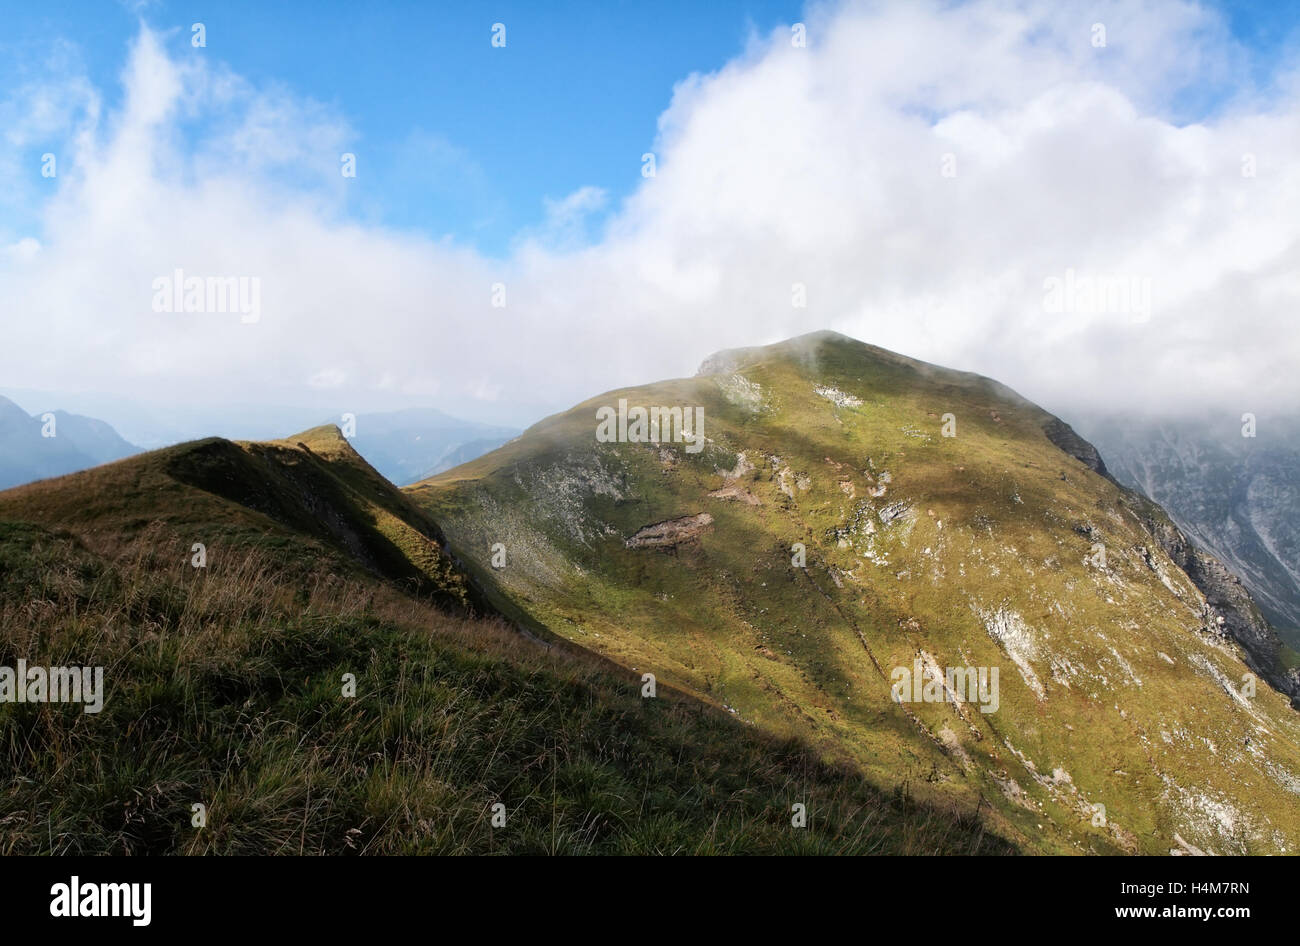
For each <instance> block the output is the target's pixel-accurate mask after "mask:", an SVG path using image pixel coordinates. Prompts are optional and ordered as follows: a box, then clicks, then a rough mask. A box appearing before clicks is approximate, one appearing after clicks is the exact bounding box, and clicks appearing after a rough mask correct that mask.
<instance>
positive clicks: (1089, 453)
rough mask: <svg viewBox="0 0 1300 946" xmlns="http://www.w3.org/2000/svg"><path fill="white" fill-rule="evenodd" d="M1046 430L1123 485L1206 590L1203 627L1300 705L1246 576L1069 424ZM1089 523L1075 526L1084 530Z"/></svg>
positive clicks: (1168, 549) (1295, 679)
mask: <svg viewBox="0 0 1300 946" xmlns="http://www.w3.org/2000/svg"><path fill="white" fill-rule="evenodd" d="M1043 432H1044V434H1046V435H1047V438H1048V439H1049V440H1051V441H1052V443H1054V444H1056V446H1057V447H1059V448H1060V449H1061V450H1063V451H1065V452H1066V453H1068V454H1069V455H1070V456H1072V457H1074V458H1075V459H1077V460H1079V461H1080V462H1082V463H1084V464H1085V465H1087V466H1088V467H1089V468H1090V469H1092V470H1093V471H1094V472H1097V473H1100V474H1101V475H1102V476H1106V477H1107V478H1109V479H1111V480H1112V481H1114V482H1117V483H1118V484H1119V485H1120V486H1121V488H1123V489H1124V492H1125V494H1126V497H1125V501H1126V503H1127V504H1128V506H1129V508H1130V509H1132V510H1133V512H1134V513H1135V514H1136V515H1137V516H1138V518H1139V519H1140V520H1141V521H1142V523H1143V525H1144V526H1145V527H1146V529H1147V531H1148V532H1149V533H1151V536H1152V538H1154V539H1155V541H1156V543H1157V544H1158V545H1159V546H1160V547H1161V548H1162V549H1163V550H1164V552H1165V554H1167V555H1168V556H1169V557H1170V558H1171V559H1172V560H1173V562H1174V564H1175V565H1177V566H1178V567H1179V568H1180V569H1182V571H1183V572H1184V573H1185V574H1186V575H1187V577H1188V578H1190V579H1191V580H1192V584H1194V585H1195V586H1196V588H1197V590H1199V591H1200V592H1201V594H1202V595H1204V597H1205V613H1204V615H1203V617H1204V622H1205V627H1204V629H1205V630H1206V631H1208V632H1211V633H1216V634H1221V635H1223V636H1226V637H1230V638H1232V639H1233V640H1235V641H1236V642H1237V643H1238V644H1240V645H1241V647H1242V649H1243V650H1244V651H1245V654H1246V662H1247V664H1248V665H1249V666H1250V668H1251V670H1252V671H1254V672H1255V673H1256V674H1257V675H1258V676H1259V677H1260V678H1261V679H1263V680H1266V681H1267V682H1268V683H1269V684H1270V685H1271V686H1272V687H1274V688H1275V689H1277V690H1278V691H1279V692H1282V693H1285V694H1286V695H1287V696H1289V697H1291V701H1292V705H1296V706H1297V707H1298V708H1300V672H1298V671H1296V670H1294V669H1292V670H1287V669H1286V668H1285V667H1284V666H1283V665H1282V661H1281V655H1282V649H1283V642H1282V640H1281V638H1280V637H1279V636H1278V633H1277V631H1275V630H1274V628H1273V626H1272V625H1271V624H1270V623H1269V620H1268V618H1267V617H1266V616H1265V615H1264V613H1263V612H1262V611H1261V609H1260V607H1259V606H1258V605H1257V604H1256V602H1255V599H1254V598H1253V597H1252V595H1251V592H1250V590H1249V589H1248V588H1247V586H1246V585H1245V584H1243V582H1242V580H1241V579H1240V578H1239V577H1237V575H1236V574H1234V572H1233V571H1232V570H1231V569H1229V568H1228V567H1227V566H1226V565H1224V564H1223V562H1221V561H1220V560H1219V559H1218V558H1216V557H1215V556H1214V555H1212V554H1210V552H1208V551H1206V549H1205V548H1203V547H1202V546H1201V545H1200V544H1198V543H1197V542H1194V541H1192V540H1191V539H1189V538H1188V537H1187V535H1186V534H1185V533H1184V532H1183V530H1182V529H1180V528H1179V525H1178V524H1176V518H1175V517H1174V516H1173V515H1172V514H1171V513H1168V512H1166V511H1165V510H1164V509H1162V508H1161V506H1160V505H1159V503H1158V502H1157V501H1155V500H1154V499H1153V498H1149V497H1148V496H1147V495H1144V494H1143V493H1142V492H1140V491H1138V490H1136V489H1133V488H1129V487H1126V486H1124V484H1123V483H1121V482H1119V481H1118V480H1116V479H1115V477H1113V476H1111V474H1110V473H1109V472H1108V471H1107V469H1106V464H1105V463H1104V462H1103V461H1102V458H1101V454H1100V453H1099V452H1098V450H1097V448H1096V447H1094V446H1093V445H1092V444H1091V443H1089V442H1088V441H1086V440H1084V439H1083V438H1082V437H1080V436H1079V435H1078V434H1077V433H1076V432H1075V431H1074V430H1073V428H1071V427H1070V425H1069V424H1066V423H1065V422H1063V421H1060V420H1056V419H1055V418H1053V420H1051V421H1049V422H1048V423H1047V424H1045V425H1044V427H1043ZM1087 528H1088V527H1084V529H1077V531H1086V530H1087Z"/></svg>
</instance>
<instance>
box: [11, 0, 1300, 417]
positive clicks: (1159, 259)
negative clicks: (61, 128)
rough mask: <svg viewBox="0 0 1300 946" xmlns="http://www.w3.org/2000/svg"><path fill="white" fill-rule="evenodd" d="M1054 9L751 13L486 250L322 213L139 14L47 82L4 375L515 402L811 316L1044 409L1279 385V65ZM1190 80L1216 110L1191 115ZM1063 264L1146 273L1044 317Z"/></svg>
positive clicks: (1167, 9)
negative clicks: (637, 150) (118, 47)
mask: <svg viewBox="0 0 1300 946" xmlns="http://www.w3.org/2000/svg"><path fill="white" fill-rule="evenodd" d="M1081 10H1084V8H1082V7H1074V6H1072V5H1070V6H1067V5H1060V4H1056V3H1050V2H1044V3H1015V4H1006V3H976V4H970V5H967V6H962V7H956V8H954V7H951V6H950V5H948V4H942V5H939V4H933V5H932V4H883V5H876V4H868V5H854V6H847V7H841V6H819V7H815V8H813V9H811V10H810V11H808V14H807V16H806V21H807V23H808V36H809V46H808V48H806V49H798V48H794V47H792V46H791V45H790V42H789V35H790V34H789V32H788V31H786V30H777V31H776V32H775V33H774V34H773V35H772V36H771V37H768V38H766V39H759V40H756V41H755V42H754V43H752V44H751V47H750V48H749V49H748V50H747V51H746V52H745V54H744V55H743V56H742V57H740V58H739V59H737V60H736V61H735V62H733V63H731V64H729V65H728V66H727V67H726V68H724V69H722V70H720V71H719V72H717V73H715V74H711V75H707V76H691V77H687V78H685V79H684V80H683V81H682V82H681V83H680V84H679V86H678V88H677V89H676V91H675V94H674V97H673V101H672V104H671V106H670V108H669V109H668V110H667V111H666V112H665V113H664V115H662V116H661V117H660V121H659V128H660V139H659V141H657V142H656V143H655V144H654V146H653V150H654V151H655V152H656V155H657V174H656V176H655V177H654V178H650V179H646V180H643V181H639V187H638V189H637V190H636V191H635V192H634V193H633V195H632V196H631V197H630V198H628V199H627V200H626V201H625V202H624V203H623V205H621V206H620V207H618V208H616V209H615V210H614V212H613V213H612V214H611V215H610V217H609V219H608V221H607V224H606V227H605V230H604V232H603V233H602V234H600V235H599V237H598V238H597V239H596V240H595V241H594V242H585V243H584V242H583V234H586V233H587V228H588V221H589V218H590V215H591V214H592V212H593V211H596V210H599V209H601V207H602V202H603V201H604V200H605V195H604V194H603V193H601V192H599V191H598V190H596V189H594V188H585V189H582V190H579V191H577V192H576V193H574V194H571V195H567V196H566V197H561V198H558V199H556V200H554V201H553V202H552V203H550V204H548V207H549V217H548V223H547V225H546V226H543V227H542V228H540V229H539V231H537V232H535V233H528V234H522V235H521V239H520V240H519V241H518V243H517V245H516V250H515V251H514V253H513V255H512V256H511V257H510V258H509V259H506V260H504V261H498V260H492V259H488V258H486V257H483V256H481V255H479V254H477V253H475V252H474V251H472V250H471V249H469V248H467V247H464V246H460V245H457V244H456V243H454V242H452V241H449V240H434V239H429V238H423V237H419V236H416V235H412V234H411V233H407V232H396V231H390V230H384V229H382V228H379V227H376V226H372V225H368V224H364V223H358V222H355V221H351V220H349V219H348V218H347V217H346V216H345V214H344V212H343V209H344V206H345V197H346V195H347V191H346V190H345V189H346V188H347V187H349V186H357V185H358V184H361V185H362V186H364V184H363V179H358V181H352V182H349V181H347V180H344V179H343V178H342V177H341V176H340V175H339V173H338V166H339V165H338V162H339V154H340V153H341V152H343V151H351V150H358V151H361V149H360V148H359V147H356V146H354V144H352V143H350V137H349V132H348V128H347V123H346V121H345V120H343V119H342V118H340V117H339V116H335V115H332V114H331V113H330V112H329V111H328V110H326V109H324V108H322V107H320V106H318V105H315V104H314V103H310V102H303V101H299V100H296V99H295V98H294V97H293V96H291V95H290V94H288V93H287V92H285V91H284V90H282V89H265V88H258V87H254V86H253V85H251V84H249V83H248V82H247V81H245V80H243V79H241V78H240V77H238V76H233V75H231V74H229V73H228V72H225V71H223V70H221V69H219V68H216V67H212V66H207V65H202V64H198V65H190V64H184V65H182V64H180V63H178V62H176V61H174V60H172V59H170V58H169V57H168V56H167V55H166V53H165V51H164V50H163V48H162V45H161V43H160V42H159V39H158V37H157V36H156V35H155V34H153V33H151V32H149V31H148V30H144V31H142V33H141V34H140V37H139V38H138V40H137V42H136V44H135V45H134V47H133V49H132V50H131V53H130V59H129V63H128V65H127V68H126V69H125V71H124V74H123V81H124V83H125V88H126V98H125V104H124V107H123V108H122V109H121V111H120V112H117V113H113V114H108V115H100V114H99V112H98V101H99V98H98V96H97V95H95V94H93V93H92V92H90V91H88V90H87V87H86V84H85V82H84V80H81V79H74V80H69V81H68V83H67V87H68V89H70V90H73V91H70V92H67V93H57V92H53V91H52V92H50V93H49V100H50V101H54V102H68V101H84V102H86V103H87V104H86V106H85V107H84V108H82V109H81V110H80V111H78V112H77V113H76V114H75V115H73V116H71V117H69V118H67V120H66V124H67V125H68V126H69V128H70V131H69V136H70V137H69V141H70V142H71V145H70V146H71V147H74V148H75V153H74V155H73V160H72V161H71V162H66V163H65V162H61V167H60V176H59V179H58V185H57V191H56V192H55V194H54V196H53V197H51V198H49V200H48V201H47V202H46V203H45V204H44V205H43V207H42V218H41V220H42V232H40V233H30V234H29V233H10V234H6V235H5V236H6V240H5V242H6V243H7V244H9V248H8V249H7V251H6V253H5V254H4V255H3V256H0V278H3V280H4V283H5V285H6V291H5V293H4V294H3V297H2V298H0V324H3V329H0V333H2V334H0V338H2V339H3V342H4V344H3V345H0V373H3V374H4V376H5V377H6V378H7V379H8V383H9V384H10V385H12V386H14V387H35V388H42V389H59V388H75V387H86V388H99V389H105V390H113V391H117V392H120V393H134V394H142V395H148V396H153V397H155V398H158V399H159V400H163V399H165V398H175V397H178V396H181V397H186V398H193V399H195V400H201V401H202V400H206V401H209V402H213V403H215V402H219V401H221V400H222V398H224V397H234V396H236V394H237V395H238V396H239V397H240V398H241V399H243V398H247V397H249V396H263V397H266V398H268V399H280V400H283V399H285V398H287V397H289V396H291V395H294V394H295V392H297V393H301V392H308V393H309V392H310V391H311V390H313V389H315V388H319V387H321V386H326V387H328V388H329V393H330V396H331V399H332V403H338V401H339V398H340V397H344V398H345V399H346V396H348V395H349V394H351V395H355V396H357V397H361V396H362V395H372V394H374V393H375V392H379V391H383V392H389V393H390V394H392V395H405V396H409V397H411V398H421V397H427V396H430V395H431V394H435V393H436V395H437V396H438V397H439V398H441V406H443V407H444V408H446V409H448V410H451V411H453V412H455V411H456V410H460V411H461V412H462V413H475V412H477V411H478V410H480V409H481V410H483V411H489V412H490V411H492V410H500V409H501V406H502V405H516V408H514V409H515V410H516V411H517V413H515V414H514V415H513V418H512V419H515V420H520V421H522V420H527V419H530V418H529V409H530V408H532V407H533V406H538V407H544V408H546V409H557V408H561V407H566V406H568V405H569V404H572V403H575V402H577V401H579V400H582V399H585V398H586V397H589V396H592V395H594V394H597V393H599V392H600V391H603V390H606V389H608V388H611V387H616V386H621V385H624V384H630V383H638V382H643V381H649V380H654V379H656V378H660V377H666V376H672V375H679V374H683V373H689V372H691V371H692V370H694V367H695V365H696V364H697V363H698V362H699V361H700V360H701V359H702V358H703V357H704V356H705V355H707V354H709V353H710V352H711V351H713V350H715V349H717V348H720V347H727V346H734V345H748V344H758V343H763V342H767V341H774V340H777V339H779V338H782V337H786V336H790V335H795V334H799V333H802V332H806V331H811V330H814V329H819V328H835V329H838V330H840V331H843V332H845V333H847V334H851V335H855V336H857V337H859V338H862V339H864V340H866V341H870V342H872V343H875V344H878V345H882V346H884V347H887V348H893V349H895V350H898V351H902V352H904V353H906V354H910V355H913V356H916V357H920V358H924V359H926V360H930V361H935V362H938V363H941V364H947V365H950V366H953V367H959V368H964V369H969V370H976V371H980V372H982V373H985V374H989V375H992V376H994V377H997V378H998V379H999V380H1001V381H1004V382H1006V383H1008V384H1010V385H1011V386H1013V387H1015V388H1017V389H1019V390H1020V391H1021V392H1022V393H1024V394H1025V395H1026V396H1029V397H1031V398H1034V399H1036V400H1038V401H1039V402H1040V403H1043V404H1044V406H1046V407H1048V408H1049V409H1054V410H1058V411H1061V410H1069V409H1071V408H1077V407H1081V406H1085V405H1104V406H1109V407H1116V408H1120V409H1128V410H1138V411H1144V410H1146V409H1154V408H1156V407H1166V406H1169V405H1173V404H1184V403H1185V404H1186V405H1187V406H1199V405H1201V404H1204V403H1206V402H1216V403H1219V404H1222V405H1223V406H1225V407H1226V409H1229V410H1256V409H1259V406H1260V405H1266V404H1278V403H1286V404H1294V403H1296V402H1297V400H1298V399H1297V394H1300V390H1298V388H1300V380H1297V379H1298V378H1300V372H1296V371H1295V370H1294V366H1295V365H1296V364H1297V363H1300V332H1296V331H1295V329H1294V327H1293V326H1294V319H1295V317H1296V314H1297V311H1300V305H1298V303H1300V284H1298V283H1297V279H1296V276H1295V274H1296V273H1297V272H1300V81H1297V79H1296V76H1295V75H1286V76H1280V77H1277V78H1278V81H1277V82H1276V83H1275V90H1274V91H1273V92H1272V93H1271V97H1264V96H1263V95H1261V94H1258V93H1256V92H1255V90H1253V89H1251V88H1249V87H1247V86H1244V85H1243V84H1242V83H1243V82H1244V80H1242V79H1240V78H1239V77H1240V76H1244V75H1247V74H1249V72H1248V70H1246V69H1245V68H1244V67H1243V66H1242V63H1243V60H1244V57H1245V53H1244V52H1243V51H1242V50H1241V49H1239V48H1238V47H1236V46H1235V45H1234V44H1233V42H1232V41H1231V39H1230V38H1229V36H1228V35H1227V33H1226V30H1225V28H1224V27H1223V26H1222V24H1221V23H1220V21H1219V19H1218V17H1217V14H1215V13H1213V12H1211V11H1207V10H1205V9H1203V8H1200V7H1197V6H1195V5H1193V4H1188V3H1176V2H1152V3H1148V4H1143V5H1140V6H1137V5H1131V4H1105V3H1101V4H1089V5H1088V6H1087V8H1086V11H1085V12H1080V11H1081ZM1095 22H1104V23H1105V25H1106V32H1107V46H1106V47H1105V48H1104V49H1098V48H1095V47H1093V46H1092V44H1091V42H1090V39H1091V27H1092V24H1093V23H1095ZM1189 90H1190V91H1189ZM1207 90H1208V92H1207ZM1277 90H1281V91H1277ZM1192 93H1197V94H1200V95H1201V96H1202V98H1204V97H1205V95H1207V94H1209V95H1210V96H1211V97H1212V98H1213V97H1218V98H1222V99H1223V100H1224V101H1223V103H1222V105H1221V106H1220V107H1219V108H1217V109H1216V110H1215V111H1213V112H1212V115H1213V117H1212V118H1206V119H1203V120H1201V121H1199V122H1196V123H1187V122H1186V121H1185V120H1184V119H1185V116H1184V115H1183V114H1182V111H1183V110H1184V109H1185V103H1186V101H1188V99H1189V96H1191V97H1193V98H1194V97H1195V96H1194V95H1192ZM557 107H558V106H557ZM10 108H11V107H10ZM42 109H43V110H42V111H41V112H40V115H39V116H38V117H39V120H40V121H41V122H48V116H49V114H51V113H50V111H49V109H47V108H45V107H44V106H42ZM9 110H10V109H9V108H7V109H6V111H9ZM34 120H35V119H34ZM1180 122H1182V123H1181V124H1180ZM196 126H201V128H202V131H201V132H197V133H196V132H195V128H196ZM196 134H197V141H196V139H195V135H196ZM579 146H580V145H575V147H579ZM1246 154H1251V155H1253V156H1254V159H1255V162H1256V166H1257V176H1255V177H1253V178H1250V177H1243V175H1242V166H1243V155H1246ZM945 155H952V156H953V158H952V160H953V161H955V168H956V176H955V177H945V176H944V174H943V173H942V171H943V167H944V165H943V162H944V156H945ZM636 157H637V156H633V159H635V158H636ZM0 160H4V158H3V156H0ZM365 160H366V157H365V154H364V151H361V153H360V154H359V156H358V161H359V166H360V167H362V168H363V169H364V167H365V163H364V162H365ZM631 164H632V166H634V167H635V166H636V162H635V160H633V161H632V162H631ZM65 167H67V168H68V170H67V171H66V172H65V171H64V170H63V169H64V168H65ZM24 239H26V240H31V241H33V242H31V243H29V242H21V243H20V241H21V240H24ZM35 241H39V242H38V243H36V242H35ZM18 246H22V247H23V248H24V249H23V250H21V251H19V250H17V249H16V247H18ZM33 246H39V252H34V251H30V252H29V250H31V249H32V247H33ZM176 268H183V269H184V270H185V271H186V273H194V274H204V275H247V276H257V277H259V278H260V279H261V286H262V316H261V319H260V321H259V322H257V323H255V324H242V323H241V322H240V321H239V319H238V318H237V317H235V318H230V317H223V316H220V315H215V314H190V315H185V314H162V313H155V312H153V311H152V310H151V308H150V297H151V293H150V285H151V281H152V280H153V279H154V278H155V277H156V276H158V275H162V274H167V273H170V272H171V271H172V270H174V269H176ZM1067 272H1073V273H1074V274H1075V275H1076V276H1077V277H1081V278H1100V277H1114V278H1123V279H1137V280H1149V286H1150V288H1151V311H1150V316H1149V318H1148V319H1146V320H1145V321H1143V320H1142V319H1141V318H1130V317H1129V316H1130V315H1132V313H1125V312H1113V311H1111V312H1108V311H1095V307H1094V310H1093V311H1089V308H1088V306H1086V305H1078V306H1073V307H1070V308H1068V309H1067V310H1066V311H1065V312H1056V313H1053V312H1049V311H1046V310H1045V306H1044V295H1045V285H1044V281H1045V280H1048V279H1049V278H1053V277H1064V276H1065V274H1066V273H1067ZM796 282H799V283H803V284H805V285H806V286H807V297H808V306H807V308H804V309H799V308H794V307H792V306H791V285H792V283H796ZM495 283H504V284H505V286H506V293H507V296H506V298H507V305H506V307H505V308H494V307H493V306H492V305H491V299H492V286H493V284H495ZM1103 308H1104V307H1103ZM323 366H326V367H323ZM475 405H478V407H476V406H475ZM519 405H523V406H522V407H518V406H519ZM495 416H502V415H500V414H497V415H495Z"/></svg>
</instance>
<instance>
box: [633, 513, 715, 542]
mask: <svg viewBox="0 0 1300 946" xmlns="http://www.w3.org/2000/svg"><path fill="white" fill-rule="evenodd" d="M712 522H713V517H712V516H710V515H709V514H708V513H707V512H702V513H700V514H699V515H697V516H682V517H681V518H680V519H668V520H665V521H664V522H656V523H653V524H651V525H648V526H644V527H643V528H641V529H638V530H637V532H636V534H635V535H633V536H632V538H630V539H628V540H627V542H626V543H625V544H626V545H627V547H628V548H630V549H664V548H676V547H677V546H679V545H684V544H686V543H687V542H693V541H694V540H695V539H697V538H699V535H700V533H701V532H703V531H704V529H705V527H707V526H708V525H709V524H710V523H712Z"/></svg>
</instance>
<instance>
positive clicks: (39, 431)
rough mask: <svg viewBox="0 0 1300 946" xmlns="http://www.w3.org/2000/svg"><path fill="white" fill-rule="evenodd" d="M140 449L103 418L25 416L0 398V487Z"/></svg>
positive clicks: (54, 414)
mask: <svg viewBox="0 0 1300 946" xmlns="http://www.w3.org/2000/svg"><path fill="white" fill-rule="evenodd" d="M139 452H140V451H139V448H138V447H135V446H134V445H132V444H130V443H127V442H126V441H125V440H123V439H122V438H121V437H120V436H118V433H117V431H115V430H114V429H113V428H112V427H110V426H109V425H108V424H106V423H104V422H103V421H102V420H96V419H95V418H93V417H83V416H81V415H80V414H69V413H67V412H66V411H58V410H56V411H49V412H42V413H40V414H28V413H27V412H26V411H24V410H23V409H22V408H21V407H19V406H18V405H17V404H15V403H14V402H13V401H11V400H9V399H8V398H4V397H0V489H7V488H8V487H10V486H18V485H20V484H22V483H29V482H31V481H32V480H39V479H45V478H46V477H50V476H62V475H63V474H65V473H72V472H75V471H76V470H84V469H86V468H87V467H92V466H98V465H99V464H101V463H108V462H110V461H112V460H120V459H121V458H122V457H129V456H131V455H132V454H134V453H139Z"/></svg>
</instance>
